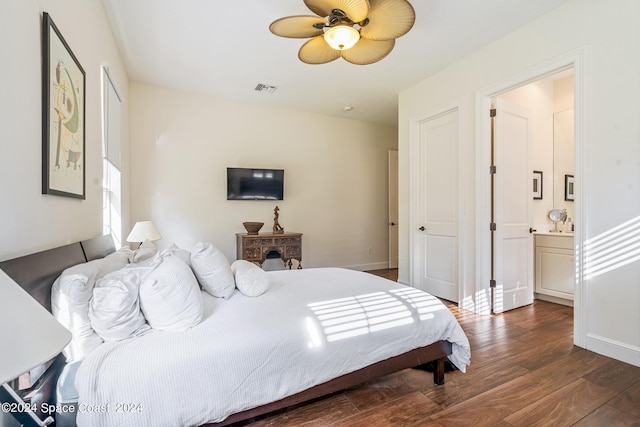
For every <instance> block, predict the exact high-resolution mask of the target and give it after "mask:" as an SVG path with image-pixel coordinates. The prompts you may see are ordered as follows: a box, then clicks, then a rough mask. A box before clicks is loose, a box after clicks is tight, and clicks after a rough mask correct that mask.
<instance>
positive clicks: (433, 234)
mask: <svg viewBox="0 0 640 427" xmlns="http://www.w3.org/2000/svg"><path fill="white" fill-rule="evenodd" d="M418 127H419V132H418V135H417V141H415V143H416V144H417V147H416V149H415V150H414V154H415V155H416V157H417V158H416V159H414V163H413V164H414V165H415V166H414V169H413V171H412V180H414V182H413V183H412V184H413V185H415V192H414V193H413V194H414V196H413V198H414V200H413V202H414V203H415V208H414V209H415V213H414V218H415V219H414V221H413V227H414V229H413V230H411V232H412V233H413V242H414V244H413V262H414V267H413V279H414V280H413V285H414V286H415V287H417V288H419V289H422V290H424V291H427V292H429V293H430V294H432V295H435V296H438V297H440V298H444V299H447V300H449V301H453V302H458V300H459V281H458V276H459V268H458V263H459V261H458V258H459V251H458V216H459V215H460V213H459V209H460V208H459V206H458V171H459V168H458V112H457V110H451V111H449V112H446V113H444V114H440V115H437V116H435V117H431V118H428V119H426V120H424V121H422V122H421V123H420V124H419V126H418Z"/></svg>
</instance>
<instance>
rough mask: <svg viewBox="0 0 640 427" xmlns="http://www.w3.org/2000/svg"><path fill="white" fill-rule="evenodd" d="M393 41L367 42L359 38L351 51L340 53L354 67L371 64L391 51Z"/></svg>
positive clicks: (367, 40) (394, 42)
mask: <svg viewBox="0 0 640 427" xmlns="http://www.w3.org/2000/svg"><path fill="white" fill-rule="evenodd" d="M395 44H396V41H395V39H391V40H369V39H365V38H361V39H360V40H359V41H358V43H356V44H355V46H353V47H352V48H351V49H348V50H343V51H340V52H341V53H342V57H343V58H344V60H345V61H347V62H351V63H352V64H356V65H367V64H373V63H374V62H378V61H380V60H381V59H382V58H384V57H385V56H387V55H388V54H389V52H391V51H392V50H393V46H395Z"/></svg>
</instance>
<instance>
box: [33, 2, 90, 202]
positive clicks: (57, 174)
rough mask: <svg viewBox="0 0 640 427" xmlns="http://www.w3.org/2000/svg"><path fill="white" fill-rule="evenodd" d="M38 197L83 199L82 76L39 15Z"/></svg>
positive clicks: (54, 30)
mask: <svg viewBox="0 0 640 427" xmlns="http://www.w3.org/2000/svg"><path fill="white" fill-rule="evenodd" d="M42 22H43V29H42V194H53V195H56V196H66V197H75V198H78V199H83V200H84V199H85V170H84V168H85V73H84V70H83V69H82V66H81V65H80V63H79V62H78V59H77V58H76V57H75V55H74V54H73V52H72V51H71V48H70V47H69V45H68V44H67V42H66V41H65V40H64V38H63V37H62V34H61V33H60V31H59V30H58V27H56V25H55V24H54V22H53V20H52V19H51V16H49V14H48V13H46V12H44V13H43V15H42Z"/></svg>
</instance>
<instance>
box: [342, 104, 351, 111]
mask: <svg viewBox="0 0 640 427" xmlns="http://www.w3.org/2000/svg"><path fill="white" fill-rule="evenodd" d="M342 111H353V107H352V106H351V105H347V106H346V107H344V108H343V109H342Z"/></svg>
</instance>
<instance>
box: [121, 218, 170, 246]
mask: <svg viewBox="0 0 640 427" xmlns="http://www.w3.org/2000/svg"><path fill="white" fill-rule="evenodd" d="M160 239H162V236H161V235H160V233H159V232H158V229H157V228H156V226H155V225H153V223H152V222H151V221H138V222H136V225H134V226H133V229H132V230H131V233H129V236H127V242H130V243H140V244H142V243H144V242H145V241H147V240H148V241H150V242H153V241H154V240H160Z"/></svg>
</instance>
